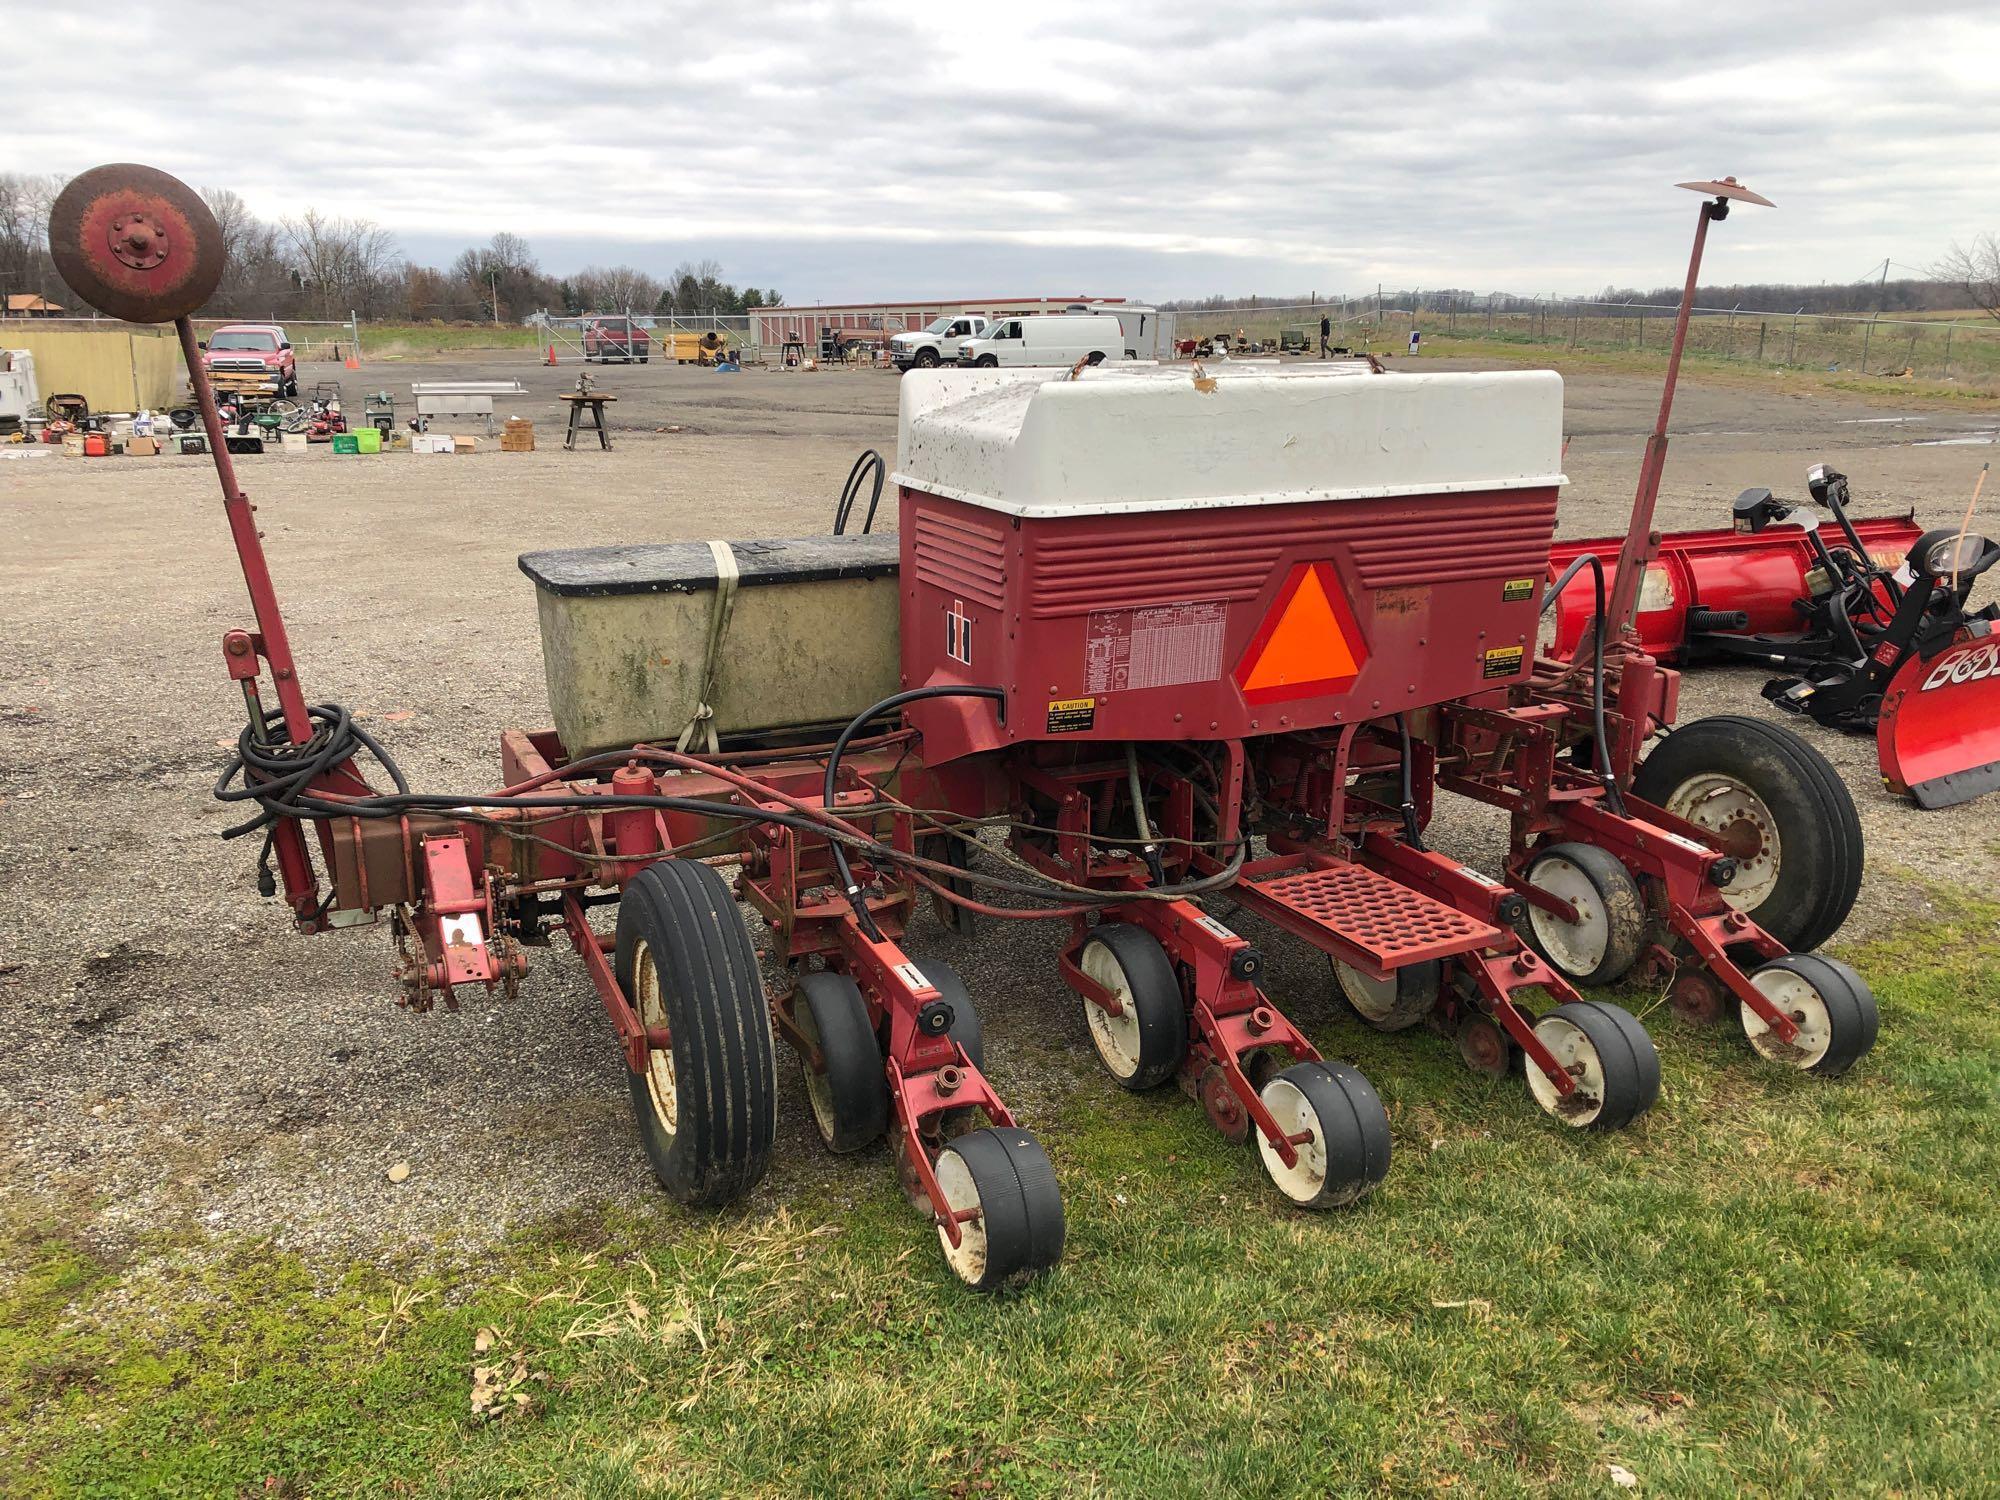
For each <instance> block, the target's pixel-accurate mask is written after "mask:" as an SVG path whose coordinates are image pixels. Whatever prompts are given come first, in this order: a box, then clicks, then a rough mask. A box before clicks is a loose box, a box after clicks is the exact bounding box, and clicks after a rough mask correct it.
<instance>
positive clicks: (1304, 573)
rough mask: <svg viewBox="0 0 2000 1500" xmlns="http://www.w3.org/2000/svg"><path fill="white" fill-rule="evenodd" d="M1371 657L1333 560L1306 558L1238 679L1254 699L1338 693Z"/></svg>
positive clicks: (1253, 640) (1240, 668) (1238, 671)
mask: <svg viewBox="0 0 2000 1500" xmlns="http://www.w3.org/2000/svg"><path fill="white" fill-rule="evenodd" d="M1367 659H1368V645H1367V642H1365V641H1364V640H1362V638H1361V629H1360V627H1359V626H1358V625H1356V624H1355V623H1354V613H1353V611H1352V610H1350V609H1349V608H1348V607H1347V595H1346V592H1345V591H1344V590H1343V589H1342V588H1341V586H1340V579H1339V577H1338V576H1337V575H1336V574H1335V573H1334V571H1333V564H1332V563H1324V562H1316V563H1300V564H1299V565H1298V566H1297V567H1295V568H1293V569H1292V571H1291V574H1290V575H1289V576H1288V577H1287V578H1286V579H1285V583H1284V586H1283V587H1282V588H1280V589H1279V590H1278V597H1277V599H1276V600H1275V601H1274V602H1273V603H1272V605H1271V611H1270V613H1269V614H1267V615H1265V616H1264V623H1263V624H1261V625H1259V626H1258V627H1257V633H1256V635H1254V636H1252V637H1251V639H1250V645H1249V648H1248V649H1247V650H1246V651H1244V653H1243V660H1241V661H1240V662H1238V663H1237V664H1236V684H1237V686H1238V687H1240V688H1242V689H1243V696H1244V698H1245V699H1246V700H1248V701H1249V702H1251V703H1275V702H1278V701H1281V700H1283V699H1286V698H1305V697H1309V696H1311V695H1313V694H1317V693H1337V692H1339V691H1341V690H1342V689H1343V688H1345V687H1347V686H1348V685H1349V684H1351V683H1352V682H1353V681H1354V679H1355V678H1356V677H1357V676H1358V675H1359V674H1360V671H1361V664H1362V663H1363V662H1365V661H1366V660H1367Z"/></svg>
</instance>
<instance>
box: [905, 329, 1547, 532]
mask: <svg viewBox="0 0 2000 1500" xmlns="http://www.w3.org/2000/svg"><path fill="white" fill-rule="evenodd" d="M1203 370H1204V374H1203V375H1202V376H1201V377H1200V378H1199V379H1197V376H1196V374H1195V372H1194V369H1193V367H1192V366H1189V365H1183V364H1175V365H1152V364H1131V365H1123V366H1120V365H1101V366H1097V367H1095V368H1092V369H1088V370H1085V371H1084V372H1083V374H1082V375H1081V377H1080V378H1078V379H1075V380H1071V379H1070V378H1069V372H1068V371H1067V370H1046V369H1030V370H1020V369H1014V370H976V369H975V370H958V369H939V370H912V371H911V372H909V373H908V374H906V375H905V376H903V379H902V419H901V428H900V433H899V438H898V445H897V473H896V475H895V479H896V482H897V483H898V484H901V485H906V486H908V487H909V488H911V489H916V490H923V491H925V492H927V493H929V494H933V495H942V496H944V497H946V498H947V499H953V500H963V501H966V502H967V503H969V504H972V505H978V506H983V507H985V508H986V509H988V510H996V511H1001V512H1004V513H1006V514H1008V515H1015V516H1050V515H1106V514H1114V513H1118V512H1123V511H1149V510H1194V509H1200V508H1204V507H1208V506H1228V505H1275V504H1287V503H1295V502H1299V501H1306V500H1359V499H1374V498H1378V497H1382V496H1388V495H1428V494H1451V493H1460V492H1464V491H1467V490H1506V489H1525V488H1533V487H1539V486H1544V485H1554V484H1561V483H1563V482H1564V478H1563V473H1562V415H1563V404H1562V377H1561V376H1560V375H1557V374H1556V373H1555V372H1554V371H1552V370H1523V371H1505V372H1496V373H1473V374H1457V373H1447V374H1434V375H1433V374H1425V375H1403V374H1394V373H1392V374H1385V375H1377V374H1374V373H1372V372H1371V371H1370V370H1369V369H1368V368H1367V367H1366V366H1365V365H1361V364H1329V365H1322V366H1319V367H1317V368H1315V367H1312V366H1300V365H1291V366H1281V365H1276V364H1255V363H1249V362H1231V363H1228V364H1222V363H1217V364H1210V365H1206V366H1204V367H1203Z"/></svg>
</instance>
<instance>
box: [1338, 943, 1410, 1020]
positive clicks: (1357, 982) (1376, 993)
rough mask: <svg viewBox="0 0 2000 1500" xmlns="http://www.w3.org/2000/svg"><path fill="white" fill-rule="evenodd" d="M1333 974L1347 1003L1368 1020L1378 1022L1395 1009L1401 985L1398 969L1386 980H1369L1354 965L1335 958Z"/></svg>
mask: <svg viewBox="0 0 2000 1500" xmlns="http://www.w3.org/2000/svg"><path fill="white" fill-rule="evenodd" d="M1333 972H1334V974H1335V976H1336V977H1338V979H1339V980H1340V992H1341V993H1342V994H1343V995H1345V996H1347V1003H1348V1004H1349V1005H1351V1006H1353V1007H1354V1008H1355V1009H1356V1010H1358V1011H1360V1012H1361V1014H1362V1015H1363V1016H1365V1017H1367V1018H1368V1019H1369V1020H1371V1021H1379V1020H1381V1019H1382V1018H1383V1017H1385V1016H1387V1015H1388V1014H1389V1013H1390V1011H1392V1010H1394V1009H1395V1007H1396V1000H1397V998H1398V991H1399V989H1400V987H1401V983H1402V981H1401V979H1400V978H1399V976H1400V974H1401V973H1402V971H1401V970H1400V969H1399V970H1397V971H1396V972H1395V973H1393V974H1391V975H1390V976H1389V977H1388V978H1387V979H1370V978H1369V977H1368V976H1367V975H1366V974H1364V973H1362V972H1361V971H1360V970H1359V969H1357V968H1355V967H1354V965H1352V964H1344V963H1342V962H1341V961H1340V960H1339V959H1337V958H1336V959H1335V960H1334V961H1333Z"/></svg>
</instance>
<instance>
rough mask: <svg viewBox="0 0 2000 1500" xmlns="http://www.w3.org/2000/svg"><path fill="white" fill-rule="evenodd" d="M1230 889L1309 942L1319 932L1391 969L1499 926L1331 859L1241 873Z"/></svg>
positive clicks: (1477, 943)
mask: <svg viewBox="0 0 2000 1500" xmlns="http://www.w3.org/2000/svg"><path fill="white" fill-rule="evenodd" d="M1235 894H1236V895H1237V896H1238V897H1239V898H1241V899H1244V900H1245V904H1247V905H1249V906H1251V907H1252V908H1253V909H1258V910H1262V911H1263V913H1264V915H1265V916H1267V917H1269V918H1271V919H1272V920H1274V921H1276V922H1277V923H1278V924H1279V925H1280V926H1282V927H1284V928H1286V929H1287V930H1288V931H1290V932H1293V933H1296V934H1298V935H1299V936H1301V937H1303V938H1305V939H1306V940H1307V941H1308V942H1311V941H1313V940H1314V939H1315V937H1316V934H1317V932H1324V933H1326V934H1328V935H1329V936H1331V937H1333V938H1335V939H1337V940H1338V942H1339V943H1340V944H1342V945H1345V946H1346V947H1348V948H1352V949H1358V950H1359V951H1360V953H1361V955H1362V956H1364V957H1365V958H1367V959H1368V960H1369V961H1370V962H1371V963H1372V964H1373V966H1374V967H1376V968H1379V969H1383V970H1390V969H1400V968H1402V967H1403V966H1404V965H1406V964H1414V963H1421V962H1423V961H1424V960H1425V959H1431V958H1447V957H1449V956H1450V955H1452V954H1454V953H1469V952H1471V951H1472V950H1473V949H1475V948H1484V947H1486V946H1488V945H1489V944H1491V943H1496V942H1498V941H1499V940H1500V930H1499V929H1498V928H1497V927H1493V926H1491V925H1489V924H1488V923H1485V922H1481V921H1479V920H1477V919H1476V918H1473V917H1468V916H1466V915H1465V914H1464V913H1463V912H1461V911H1458V910H1456V909H1454V908H1452V907H1449V906H1446V905H1445V904H1444V903H1443V902H1442V901H1436V900H1433V899H1432V898H1431V897H1429V896H1426V895H1424V894H1423V893H1422V892H1421V891H1413V890H1411V889H1410V888H1409V887H1408V886H1406V885H1399V884H1397V883H1396V882H1395V881H1393V880H1391V879H1389V877H1388V876H1386V875H1378V874H1376V873H1375V871H1373V870H1370V869H1366V868H1364V867H1363V866H1361V865H1331V866H1327V867H1324V868H1320V869H1306V870H1295V871H1288V872H1284V873H1280V874H1275V875H1269V876H1265V877H1263V878H1261V879H1255V880H1246V881H1243V882H1241V883H1240V884H1238V885H1237V887H1236V890H1235Z"/></svg>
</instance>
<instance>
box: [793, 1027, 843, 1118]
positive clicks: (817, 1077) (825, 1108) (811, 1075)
mask: <svg viewBox="0 0 2000 1500" xmlns="http://www.w3.org/2000/svg"><path fill="white" fill-rule="evenodd" d="M792 1024H793V1025H794V1026H796V1027H797V1028H798V1031H799V1035H800V1036H802V1037H804V1038H805V1040H806V1043H807V1045H809V1046H810V1047H812V1048H813V1049H814V1050H815V1051H817V1050H818V1049H819V1023H818V1022H817V1021H815V1020H814V1019H813V1013H812V1006H811V1005H810V1004H808V1003H807V1001H806V996H805V991H804V990H800V991H799V998H798V1001H797V1003H796V1004H794V1005H793V1006H792ZM820 1062H821V1064H822V1065H824V1063H825V1062H826V1058H825V1056H824V1055H822V1056H821V1058H820ZM799 1067H800V1068H801V1069H803V1070H804V1072H805V1075H806V1103H808V1104H810V1105H811V1106H812V1112H813V1120H814V1122H815V1123H816V1124H817V1125H818V1126H819V1133H820V1136H821V1138H822V1139H825V1140H829V1141H830V1140H832V1139H833V1087H832V1085H831V1084H829V1083H828V1082H827V1079H826V1074H825V1073H824V1072H818V1073H815V1072H814V1071H813V1065H812V1058H811V1057H809V1056H808V1055H806V1054H805V1053H800V1054H799Z"/></svg>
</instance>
